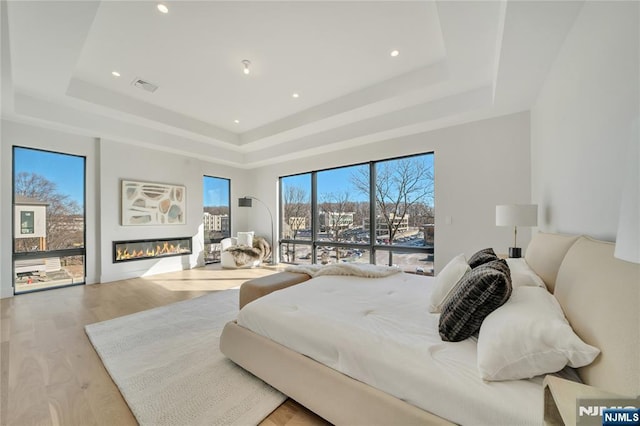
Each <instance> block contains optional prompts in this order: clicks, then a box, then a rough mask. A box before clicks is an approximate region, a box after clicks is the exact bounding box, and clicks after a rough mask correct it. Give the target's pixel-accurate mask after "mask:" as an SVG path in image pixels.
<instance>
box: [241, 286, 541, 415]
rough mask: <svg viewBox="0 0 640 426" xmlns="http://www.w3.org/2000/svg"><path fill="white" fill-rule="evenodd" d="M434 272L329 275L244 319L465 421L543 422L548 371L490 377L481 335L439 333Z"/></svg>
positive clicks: (249, 309)
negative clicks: (483, 364) (484, 372)
mask: <svg viewBox="0 0 640 426" xmlns="http://www.w3.org/2000/svg"><path fill="white" fill-rule="evenodd" d="M432 285H433V279H432V278H429V277H423V276H417V275H410V274H396V275H393V276H390V277H386V278H377V279H371V278H369V279H367V278H358V277H337V276H323V277H318V278H314V279H311V280H309V281H306V282H304V283H301V284H298V285H296V286H293V287H289V288H287V289H284V290H280V291H276V292H273V293H271V294H269V295H267V296H264V297H262V298H260V299H257V300H255V301H253V302H251V303H249V304H248V305H246V306H245V307H244V308H243V309H242V310H241V311H240V313H239V316H238V324H239V325H241V326H243V327H245V328H248V329H250V330H251V331H253V332H255V333H258V334H260V335H263V336H265V337H267V338H269V339H271V340H273V341H275V342H277V343H279V344H281V345H283V346H285V347H288V348H289V349H292V350H294V351H296V352H299V353H301V354H303V355H306V356H308V357H310V358H312V359H314V360H316V361H318V362H320V363H322V364H324V365H326V366H328V367H330V368H332V369H335V370H337V371H340V372H341V373H343V374H346V375H348V376H350V377H352V378H354V379H356V380H359V381H361V382H363V383H366V384H368V385H370V386H373V387H375V388H377V389H380V390H382V391H384V392H386V393H388V394H390V395H392V396H394V397H396V398H399V399H401V400H404V401H406V402H408V403H409V404H412V405H415V406H417V407H419V408H421V409H423V410H426V411H429V412H431V413H434V414H436V415H438V416H440V417H443V418H445V419H448V420H450V421H452V422H455V423H459V424H473V425H516V424H517V425H529V424H531V425H540V424H541V423H542V413H543V410H542V406H543V392H542V378H534V379H531V380H517V381H506V382H484V381H483V380H482V379H481V378H480V376H479V373H478V370H477V367H476V341H475V340H474V339H467V340H465V341H463V342H457V343H450V342H443V341H442V340H441V339H440V336H439V334H438V315H437V314H430V313H429V312H428V310H427V307H428V302H429V294H430V291H431V288H432Z"/></svg>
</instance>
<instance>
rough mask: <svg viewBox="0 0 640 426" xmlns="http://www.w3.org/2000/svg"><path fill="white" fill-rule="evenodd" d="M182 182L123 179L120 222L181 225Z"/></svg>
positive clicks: (182, 219)
mask: <svg viewBox="0 0 640 426" xmlns="http://www.w3.org/2000/svg"><path fill="white" fill-rule="evenodd" d="M186 191H187V189H186V188H185V187H184V186H183V185H169V184H165V183H152V182H137V181H133V180H122V225H123V226H134V225H136V226H137V225H184V224H185V223H186V214H185V208H186V205H187V203H186V198H187V194H186Z"/></svg>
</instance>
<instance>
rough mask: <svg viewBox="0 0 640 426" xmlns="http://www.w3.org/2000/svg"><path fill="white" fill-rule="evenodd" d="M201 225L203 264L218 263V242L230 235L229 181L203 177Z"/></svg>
mask: <svg viewBox="0 0 640 426" xmlns="http://www.w3.org/2000/svg"><path fill="white" fill-rule="evenodd" d="M202 188H203V194H202V205H203V212H202V225H203V228H204V260H205V263H213V262H218V261H220V259H219V255H220V244H219V243H220V241H221V240H222V239H223V238H227V237H229V236H230V235H231V198H230V193H231V181H230V180H229V179H225V178H219V177H213V176H204V178H203V183H202Z"/></svg>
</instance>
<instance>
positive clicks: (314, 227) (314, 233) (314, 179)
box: [311, 172, 318, 264]
mask: <svg viewBox="0 0 640 426" xmlns="http://www.w3.org/2000/svg"><path fill="white" fill-rule="evenodd" d="M317 183H318V173H317V172H311V241H312V246H311V263H312V264H313V263H316V260H317V258H318V257H317V251H318V248H317V242H318V186H317Z"/></svg>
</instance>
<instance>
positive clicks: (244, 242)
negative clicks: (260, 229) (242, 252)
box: [238, 231, 253, 247]
mask: <svg viewBox="0 0 640 426" xmlns="http://www.w3.org/2000/svg"><path fill="white" fill-rule="evenodd" d="M238 245H239V246H249V247H253V231H251V232H238Z"/></svg>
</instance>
